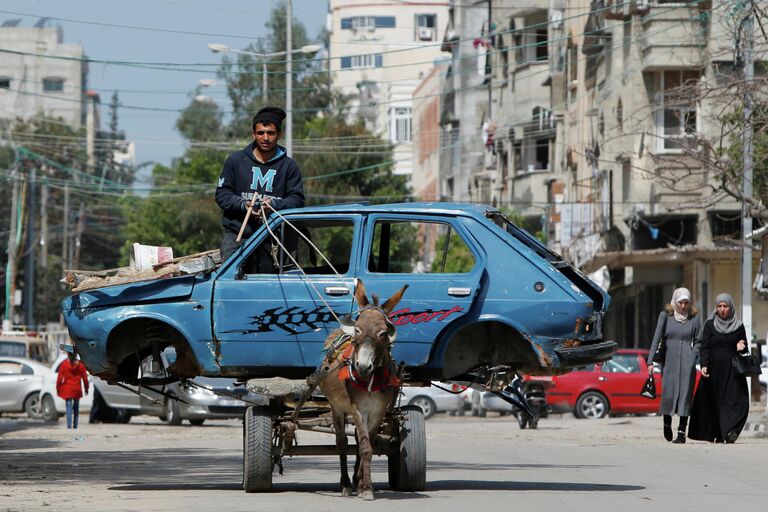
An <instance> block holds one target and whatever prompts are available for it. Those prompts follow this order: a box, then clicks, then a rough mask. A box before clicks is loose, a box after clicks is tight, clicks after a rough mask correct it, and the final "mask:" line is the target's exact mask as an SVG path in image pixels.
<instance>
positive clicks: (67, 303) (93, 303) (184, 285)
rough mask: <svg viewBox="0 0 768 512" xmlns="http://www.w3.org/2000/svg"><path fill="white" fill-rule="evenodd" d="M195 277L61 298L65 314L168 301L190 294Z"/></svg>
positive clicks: (162, 280) (110, 287)
mask: <svg viewBox="0 0 768 512" xmlns="http://www.w3.org/2000/svg"><path fill="white" fill-rule="evenodd" d="M194 284H195V276H193V275H189V276H180V277H172V278H167V279H155V280H154V281H146V282H139V283H131V284H125V285H119V286H109V287H105V288H98V289H94V290H87V291H83V292H80V293H76V294H74V295H71V296H69V297H67V298H66V299H64V301H63V303H62V308H63V310H64V311H71V310H75V309H85V308H101V307H107V306H120V305H124V304H145V303H151V302H167V301H171V300H178V299H183V298H187V297H189V296H190V295H192V289H193V288H194Z"/></svg>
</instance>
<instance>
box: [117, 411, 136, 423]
mask: <svg viewBox="0 0 768 512" xmlns="http://www.w3.org/2000/svg"><path fill="white" fill-rule="evenodd" d="M131 418H133V413H132V412H131V411H129V410H128V409H116V410H115V423H123V424H125V423H130V422H131Z"/></svg>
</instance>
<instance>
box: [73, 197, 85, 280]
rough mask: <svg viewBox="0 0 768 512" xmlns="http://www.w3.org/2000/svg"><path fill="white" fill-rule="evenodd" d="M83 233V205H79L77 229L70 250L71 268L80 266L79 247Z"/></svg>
mask: <svg viewBox="0 0 768 512" xmlns="http://www.w3.org/2000/svg"><path fill="white" fill-rule="evenodd" d="M84 231H85V204H84V203H82V202H81V203H80V209H79V210H78V212H77V228H75V243H74V244H73V245H74V247H73V248H72V250H73V251H74V254H73V256H72V268H77V267H78V266H79V265H80V247H81V246H82V239H83V232H84Z"/></svg>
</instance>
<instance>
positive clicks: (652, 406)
mask: <svg viewBox="0 0 768 512" xmlns="http://www.w3.org/2000/svg"><path fill="white" fill-rule="evenodd" d="M647 357H648V351H647V350H638V349H619V350H617V351H616V354H614V356H613V358H612V359H610V360H609V361H605V362H604V363H602V364H592V365H589V366H587V367H585V368H582V369H580V370H575V371H572V372H570V373H567V374H565V375H558V376H556V377H552V386H551V387H550V388H549V389H548V390H547V405H548V406H549V407H550V408H551V409H552V410H553V411H573V414H574V415H575V416H576V417H577V418H589V419H597V418H602V417H604V416H606V415H608V413H609V412H610V413H615V414H622V413H639V414H649V413H655V412H658V411H659V402H660V401H661V374H659V373H655V374H654V379H655V380H656V398H655V399H653V400H649V399H648V398H644V397H642V396H640V391H641V390H642V388H643V384H644V383H645V380H646V379H647V378H648V365H647V364H646V363H645V361H646V358H647Z"/></svg>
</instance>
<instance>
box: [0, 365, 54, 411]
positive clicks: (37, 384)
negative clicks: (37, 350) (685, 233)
mask: <svg viewBox="0 0 768 512" xmlns="http://www.w3.org/2000/svg"><path fill="white" fill-rule="evenodd" d="M49 371H50V370H49V369H48V367H47V366H45V365H42V364H40V363H38V362H37V361H33V360H31V359H26V358H24V357H10V356H0V413H2V412H26V413H27V416H29V417H30V418H39V417H40V390H41V389H42V386H43V376H44V375H45V374H47V373H48V372H49Z"/></svg>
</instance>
